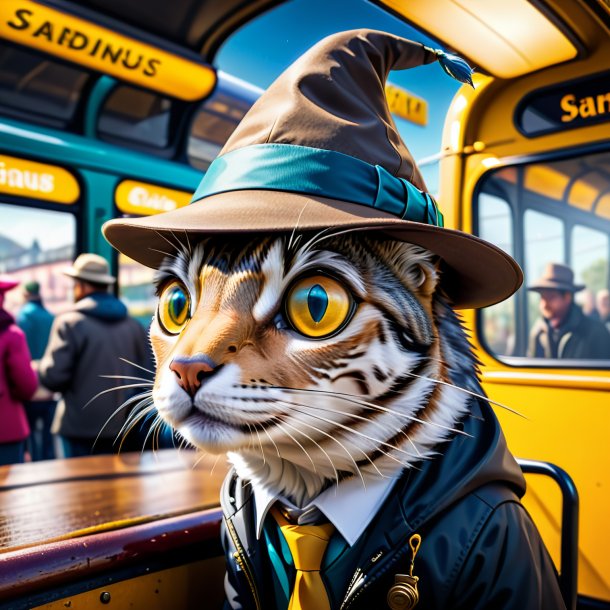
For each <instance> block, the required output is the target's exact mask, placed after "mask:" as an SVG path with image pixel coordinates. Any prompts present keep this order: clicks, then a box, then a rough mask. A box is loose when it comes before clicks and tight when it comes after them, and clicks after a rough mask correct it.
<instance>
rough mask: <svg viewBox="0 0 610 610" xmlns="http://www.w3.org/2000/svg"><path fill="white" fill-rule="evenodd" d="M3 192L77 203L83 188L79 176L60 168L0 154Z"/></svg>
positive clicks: (0, 191)
mask: <svg viewBox="0 0 610 610" xmlns="http://www.w3.org/2000/svg"><path fill="white" fill-rule="evenodd" d="M0 193H7V194H8V195H17V196H18V197H31V198H32V199H43V200H44V201H54V202H56V203H74V202H75V201H76V200H77V199H78V196H79V195H80V187H79V186H78V182H77V181H76V178H75V177H74V176H73V175H72V174H71V173H70V172H68V171H66V170H65V169H62V168H61V167H57V166H55V165H46V164H44V163H36V162H35V161H27V160H26V159H18V158H16V157H9V156H7V155H0Z"/></svg>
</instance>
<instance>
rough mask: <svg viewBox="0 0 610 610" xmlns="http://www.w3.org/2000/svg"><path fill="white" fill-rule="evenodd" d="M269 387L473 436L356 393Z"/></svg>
mask: <svg viewBox="0 0 610 610" xmlns="http://www.w3.org/2000/svg"><path fill="white" fill-rule="evenodd" d="M269 387H272V388H275V389H278V390H283V391H286V392H293V393H310V392H311V393H314V394H322V395H323V396H333V397H336V398H340V399H342V400H345V401H346V402H352V403H354V404H357V405H359V406H362V407H370V408H372V409H375V410H378V411H383V412H384V413H390V414H392V415H397V416H399V417H404V418H406V419H409V420H410V421H414V422H417V423H419V424H423V425H425V426H435V427H437V428H441V429H442V430H446V431H448V432H454V433H455V434H461V435H462V436H467V437H470V436H471V435H470V434H468V433H467V432H464V431H463V430H458V429H457V428H450V427H449V426H443V425H442V424H439V423H437V422H431V421H426V420H425V419H421V418H419V417H415V416H414V415H407V414H406V413H399V412H396V411H393V410H392V409H388V408H387V407H384V406H382V405H378V404H376V403H373V402H369V401H366V400H363V399H360V398H358V396H356V395H355V394H345V393H343V392H333V391H329V390H313V389H299V388H289V387H283V386H271V385H270V386H269ZM397 393H398V392H397Z"/></svg>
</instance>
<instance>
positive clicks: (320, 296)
mask: <svg viewBox="0 0 610 610" xmlns="http://www.w3.org/2000/svg"><path fill="white" fill-rule="evenodd" d="M352 311H353V300H352V298H351V296H350V294H349V292H348V291H347V290H346V289H345V288H344V287H343V286H342V285H341V284H340V283H339V282H338V281H337V280H334V279H333V278H330V277H328V276H326V275H314V276H311V277H306V278H303V279H300V280H299V281H297V282H296V284H294V286H293V287H292V288H291V289H290V292H289V293H288V297H287V298H286V316H287V317H288V321H289V322H290V323H291V324H292V326H293V327H294V329H295V330H297V331H298V332H300V333H301V334H303V335H305V336H306V337H315V338H320V337H327V336H328V335H332V334H333V333H335V332H337V331H338V330H340V329H341V328H342V327H343V326H345V324H346V323H347V322H348V320H349V317H350V314H351V313H352Z"/></svg>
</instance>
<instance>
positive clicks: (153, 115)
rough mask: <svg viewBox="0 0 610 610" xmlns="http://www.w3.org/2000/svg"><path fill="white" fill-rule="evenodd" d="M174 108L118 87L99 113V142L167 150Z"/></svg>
mask: <svg viewBox="0 0 610 610" xmlns="http://www.w3.org/2000/svg"><path fill="white" fill-rule="evenodd" d="M173 104H174V102H173V101H172V100H170V99H169V98H166V97H162V96H160V95H157V94H156V93H151V92H149V91H143V90H142V89H136V88H134V87H129V86H127V85H121V86H118V87H116V88H115V89H114V90H113V91H112V93H111V94H110V95H109V96H108V99H107V100H106V102H105V104H104V107H103V108H102V110H101V112H100V118H99V122H98V126H97V128H98V133H99V135H100V138H101V139H102V140H107V141H110V142H114V143H120V144H126V145H129V144H130V143H131V144H136V145H142V146H146V147H154V148H157V149H164V148H167V147H168V146H169V145H170V142H171V139H172V109H173ZM149 152H150V151H149Z"/></svg>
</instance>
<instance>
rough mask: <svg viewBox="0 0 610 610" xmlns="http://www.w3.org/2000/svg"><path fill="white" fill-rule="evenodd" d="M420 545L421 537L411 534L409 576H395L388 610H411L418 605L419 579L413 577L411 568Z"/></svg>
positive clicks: (389, 596) (389, 595)
mask: <svg viewBox="0 0 610 610" xmlns="http://www.w3.org/2000/svg"><path fill="white" fill-rule="evenodd" d="M420 544H421V536H420V535H419V534H413V536H411V538H409V546H410V547H411V552H412V556H411V569H410V570H409V574H396V576H395V577H394V579H395V580H394V584H393V585H392V587H390V590H389V591H388V597H387V602H388V606H389V607H390V610H411V609H412V608H415V606H416V605H417V604H418V603H419V591H418V590H417V581H418V580H419V578H418V577H417V576H413V566H414V565H415V555H417V551H418V550H419V545H420Z"/></svg>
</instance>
